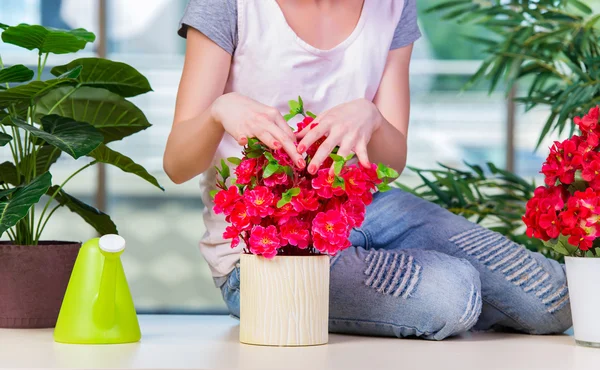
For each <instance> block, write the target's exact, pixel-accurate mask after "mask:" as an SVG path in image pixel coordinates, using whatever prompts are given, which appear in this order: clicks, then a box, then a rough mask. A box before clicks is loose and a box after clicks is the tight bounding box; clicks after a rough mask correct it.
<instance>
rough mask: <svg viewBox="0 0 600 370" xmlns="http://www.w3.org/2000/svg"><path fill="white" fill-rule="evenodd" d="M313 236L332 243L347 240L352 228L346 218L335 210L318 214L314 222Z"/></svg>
mask: <svg viewBox="0 0 600 370" xmlns="http://www.w3.org/2000/svg"><path fill="white" fill-rule="evenodd" d="M312 232H313V235H317V234H318V235H320V236H321V237H323V238H325V239H327V240H329V241H331V242H335V241H339V239H347V238H348V234H349V233H350V227H349V225H348V222H347V221H346V219H345V217H344V216H343V215H342V214H341V213H340V212H339V211H335V210H329V211H327V212H320V213H318V214H317V215H316V216H315V218H314V220H313V222H312Z"/></svg>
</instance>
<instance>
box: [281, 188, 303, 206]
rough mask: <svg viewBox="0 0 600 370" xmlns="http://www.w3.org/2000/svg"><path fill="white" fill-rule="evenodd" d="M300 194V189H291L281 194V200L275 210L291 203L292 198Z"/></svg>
mask: <svg viewBox="0 0 600 370" xmlns="http://www.w3.org/2000/svg"><path fill="white" fill-rule="evenodd" d="M298 194H300V188H291V189H289V190H288V191H286V192H285V193H283V194H281V199H279V201H278V202H277V208H281V207H283V206H285V205H286V204H288V203H289V202H291V201H292V198H293V197H295V196H296V195H298Z"/></svg>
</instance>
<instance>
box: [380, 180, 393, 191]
mask: <svg viewBox="0 0 600 370" xmlns="http://www.w3.org/2000/svg"><path fill="white" fill-rule="evenodd" d="M377 190H379V191H380V192H382V193H385V192H386V191H389V190H392V187H391V186H389V185H388V184H387V183H385V182H382V183H381V184H377Z"/></svg>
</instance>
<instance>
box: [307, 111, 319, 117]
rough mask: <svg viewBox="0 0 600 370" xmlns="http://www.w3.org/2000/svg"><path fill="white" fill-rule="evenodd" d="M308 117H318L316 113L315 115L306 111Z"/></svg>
mask: <svg viewBox="0 0 600 370" xmlns="http://www.w3.org/2000/svg"><path fill="white" fill-rule="evenodd" d="M306 115H307V116H309V117H312V118H317V115H316V114H314V113H313V112H311V111H306Z"/></svg>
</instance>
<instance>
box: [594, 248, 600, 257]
mask: <svg viewBox="0 0 600 370" xmlns="http://www.w3.org/2000/svg"><path fill="white" fill-rule="evenodd" d="M594 252H596V256H598V257H600V248H594Z"/></svg>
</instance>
